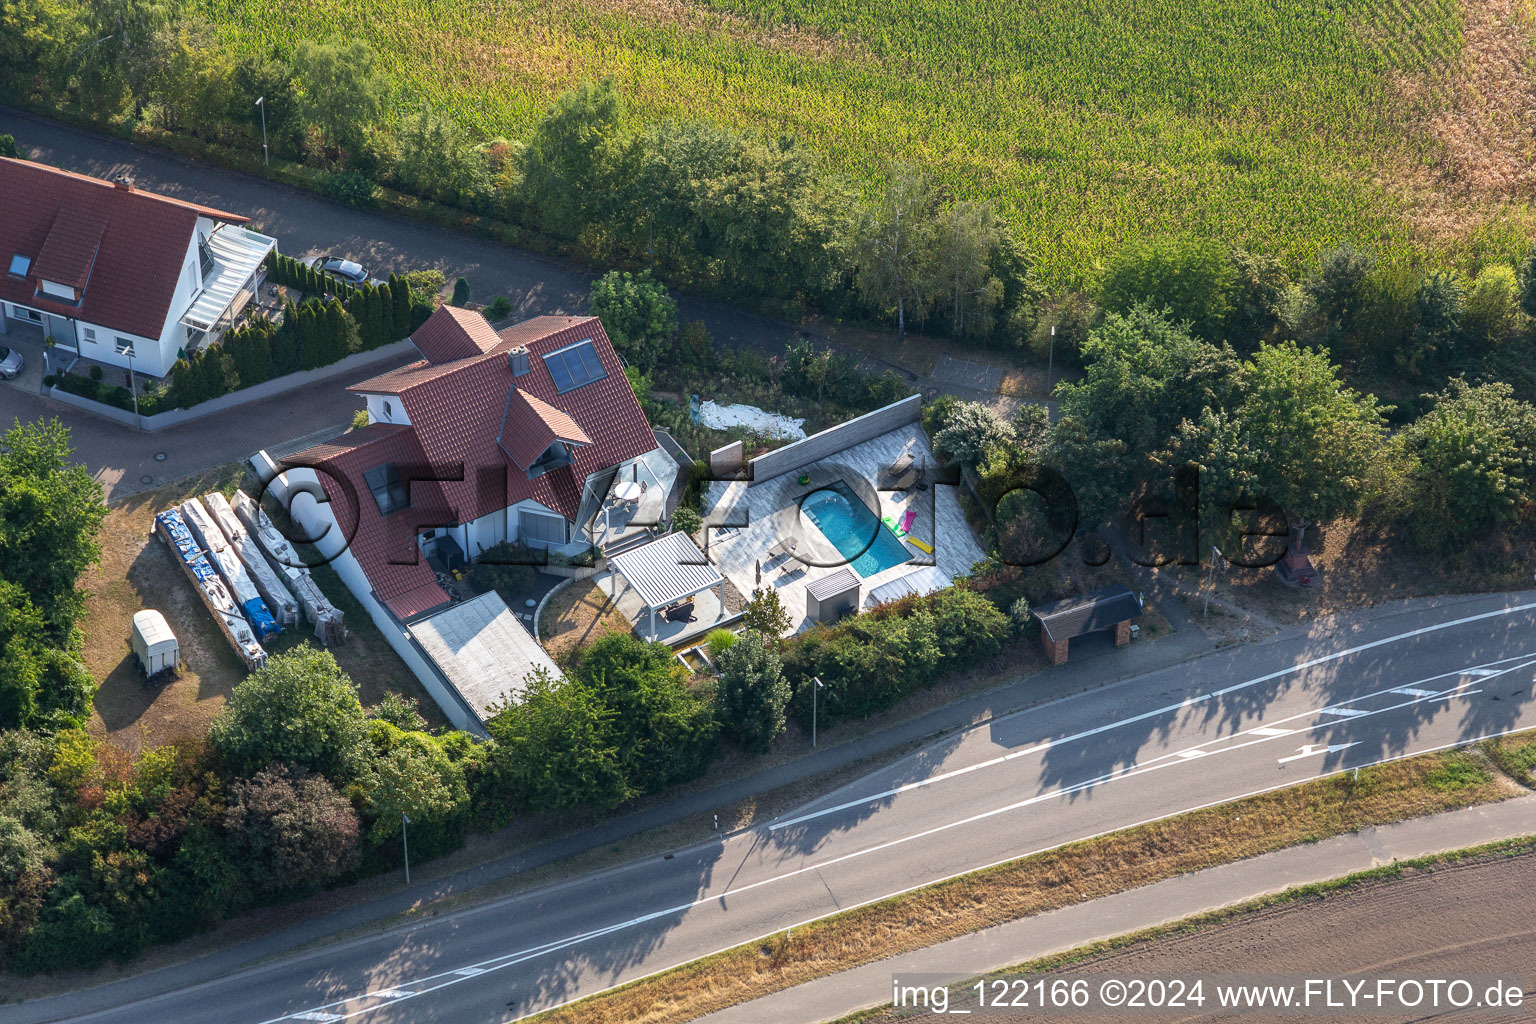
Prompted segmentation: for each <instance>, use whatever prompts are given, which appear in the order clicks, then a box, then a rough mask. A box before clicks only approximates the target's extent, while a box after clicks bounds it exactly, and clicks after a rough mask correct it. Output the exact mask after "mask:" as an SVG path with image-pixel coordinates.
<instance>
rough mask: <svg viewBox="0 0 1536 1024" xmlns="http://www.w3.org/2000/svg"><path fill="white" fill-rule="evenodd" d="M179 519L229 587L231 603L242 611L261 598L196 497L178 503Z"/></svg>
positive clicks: (219, 530) (221, 532) (222, 533)
mask: <svg viewBox="0 0 1536 1024" xmlns="http://www.w3.org/2000/svg"><path fill="white" fill-rule="evenodd" d="M181 516H182V518H183V519H185V520H186V521H187V525H188V526H189V527H191V528H192V535H193V536H194V537H196V538H197V540H198V543H200V544H201V545H202V546H203V553H204V554H206V555H207V556H208V561H209V563H210V564H212V565H213V567H214V569H216V570H218V573H219V576H220V577H222V578H223V580H224V583H225V584H226V585H227V586H228V587H229V592H230V594H232V595H233V596H234V599H235V604H237V605H239V606H240V607H241V608H244V607H245V606H246V605H247V604H248V603H249V602H251V601H256V600H259V599H260V598H261V594H259V593H258V592H257V590H256V584H255V583H254V582H252V581H251V575H250V573H248V572H246V571H245V566H243V565H241V564H240V559H239V557H238V556H237V555H236V554H235V552H234V550H233V549H232V548H230V546H229V541H228V539H227V538H225V536H224V531H223V530H221V529H219V526H218V524H217V523H215V522H214V521H213V516H211V515H209V514H208V510H207V509H206V508H204V507H203V503H202V502H201V501H198V500H197V499H196V498H188V499H187V500H186V501H184V502H182V505H181Z"/></svg>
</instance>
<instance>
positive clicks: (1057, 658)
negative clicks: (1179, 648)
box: [1035, 583, 1141, 665]
mask: <svg viewBox="0 0 1536 1024" xmlns="http://www.w3.org/2000/svg"><path fill="white" fill-rule="evenodd" d="M1140 614H1141V600H1140V599H1139V598H1138V597H1137V596H1136V595H1135V594H1134V593H1132V592H1131V589H1130V588H1129V587H1127V586H1125V585H1124V584H1121V583H1111V584H1110V585H1109V586H1107V587H1101V588H1100V589H1098V590H1095V591H1093V592H1092V593H1089V594H1079V595H1077V596H1076V597H1067V598H1063V599H1062V600H1060V601H1053V602H1051V603H1050V604H1044V605H1041V606H1040V607H1039V608H1036V609H1035V618H1036V619H1038V620H1039V621H1040V646H1041V647H1044V648H1045V656H1046V657H1047V658H1049V659H1050V660H1051V664H1053V665H1061V664H1064V663H1065V662H1066V660H1067V645H1068V643H1069V642H1070V641H1071V640H1072V638H1073V637H1079V636H1083V635H1084V634H1086V633H1094V632H1097V631H1099V630H1101V629H1108V630H1113V631H1114V635H1115V646H1116V647H1123V646H1124V645H1126V644H1128V643H1130V642H1131V620H1132V619H1134V618H1136V616H1138V615H1140Z"/></svg>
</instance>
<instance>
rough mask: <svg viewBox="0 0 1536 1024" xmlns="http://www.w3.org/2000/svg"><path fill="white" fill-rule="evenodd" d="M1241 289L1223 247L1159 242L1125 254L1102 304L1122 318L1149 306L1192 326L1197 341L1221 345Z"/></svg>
mask: <svg viewBox="0 0 1536 1024" xmlns="http://www.w3.org/2000/svg"><path fill="white" fill-rule="evenodd" d="M1237 284H1238V274H1237V266H1236V264H1235V263H1234V262H1233V260H1232V258H1231V255H1230V254H1229V253H1228V251H1227V250H1226V248H1225V247H1223V246H1222V245H1220V244H1219V243H1217V242H1215V241H1212V240H1209V239H1192V238H1159V239H1156V240H1153V241H1150V242H1143V243H1141V244H1139V245H1132V246H1127V247H1125V248H1123V249H1121V250H1120V252H1119V254H1118V255H1117V256H1116V257H1115V258H1114V260H1113V261H1112V262H1111V263H1110V265H1109V269H1108V271H1107V272H1106V273H1105V275H1104V283H1103V286H1102V288H1101V290H1100V296H1099V303H1100V304H1101V305H1102V306H1103V307H1104V308H1105V309H1107V310H1110V311H1112V312H1115V313H1122V314H1124V313H1129V312H1130V311H1131V309H1132V308H1134V307H1135V306H1136V305H1138V304H1145V305H1147V306H1149V307H1151V308H1152V309H1158V310H1163V311H1165V312H1166V313H1167V315H1168V319H1169V320H1171V321H1173V322H1174V323H1188V324H1189V329H1190V333H1192V334H1193V335H1194V336H1195V337H1197V338H1201V339H1203V340H1205V341H1211V342H1218V341H1221V340H1222V335H1223V333H1224V330H1225V327H1226V324H1227V319H1228V317H1230V316H1231V315H1232V312H1233V306H1234V304H1233V296H1234V293H1235V292H1236V290H1237Z"/></svg>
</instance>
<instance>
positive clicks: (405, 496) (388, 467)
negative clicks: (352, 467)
mask: <svg viewBox="0 0 1536 1024" xmlns="http://www.w3.org/2000/svg"><path fill="white" fill-rule="evenodd" d="M363 480H364V482H366V483H367V484H368V489H369V490H370V491H372V492H373V500H374V503H375V504H376V505H378V506H379V515H381V516H387V515H392V514H393V513H395V512H399V511H400V510H401V509H403V508H410V507H411V499H410V495H409V492H407V491H406V489H405V484H404V483H402V482H401V480H400V474H399V473H397V472H395V464H394V463H393V462H386V463H384V465H382V466H375V467H373V468H372V469H370V470H368V471H367V472H366V473H364V474H363Z"/></svg>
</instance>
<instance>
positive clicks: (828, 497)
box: [800, 480, 912, 579]
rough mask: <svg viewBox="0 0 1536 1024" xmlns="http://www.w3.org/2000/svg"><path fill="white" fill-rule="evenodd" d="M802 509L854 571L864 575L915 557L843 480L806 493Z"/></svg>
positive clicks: (867, 576) (801, 505)
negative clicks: (872, 541)
mask: <svg viewBox="0 0 1536 1024" xmlns="http://www.w3.org/2000/svg"><path fill="white" fill-rule="evenodd" d="M800 512H801V514H802V515H804V516H805V517H806V518H808V519H809V520H810V521H811V522H812V523H814V524H816V529H818V530H820V531H821V532H822V533H823V534H824V535H825V536H826V538H827V540H829V541H831V542H832V546H833V547H835V548H837V550H838V552H839V553H841V554H842V556H843V557H844V558H847V559H849V563H848V564H849V565H851V566H853V571H854V572H856V573H858V574H859V575H860V576H861V577H863V578H865V579H868V578H869V577H871V576H873V575H875V573H877V572H881V571H883V570H885V569H889V568H890V567H891V566H893V565H901V564H902V563H903V562H906V561H908V560H909V559H911V557H912V553H911V552H910V551H908V550H907V548H906V545H904V544H902V542H901V541H900V540H898V539H897V538H896V535H895V534H894V533H892V532H891V531H890V530H888V529H887V528H886V527H885V526H884V525H883V524H882V523H881V522H880V521H879V520H878V519H876V518H875V514H874V513H873V512H871V511H870V510H869V506H868V505H866V504H864V502H862V501H860V500H859V497H858V495H856V494H854V493H853V490H852V488H850V487H849V486H848V485H847V484H846V483H844V482H843V481H841V480H839V481H838V482H837V483H835V484H832V485H831V486H830V487H823V488H821V489H820V490H818V491H813V492H812V493H811V494H809V495H807V496H806V498H805V500H804V501H803V502H801V503H800ZM870 538H874V543H870ZM855 555H857V556H858V557H856V558H855V557H854V556H855Z"/></svg>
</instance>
